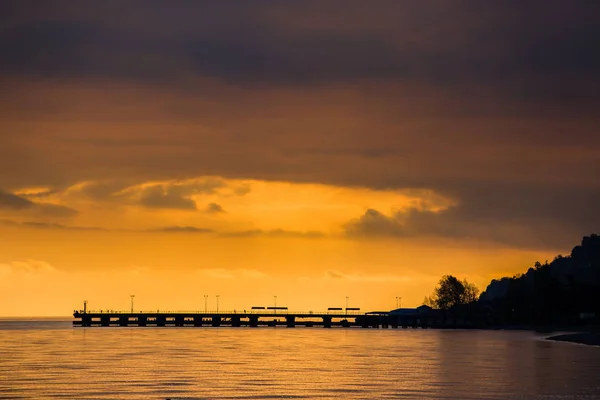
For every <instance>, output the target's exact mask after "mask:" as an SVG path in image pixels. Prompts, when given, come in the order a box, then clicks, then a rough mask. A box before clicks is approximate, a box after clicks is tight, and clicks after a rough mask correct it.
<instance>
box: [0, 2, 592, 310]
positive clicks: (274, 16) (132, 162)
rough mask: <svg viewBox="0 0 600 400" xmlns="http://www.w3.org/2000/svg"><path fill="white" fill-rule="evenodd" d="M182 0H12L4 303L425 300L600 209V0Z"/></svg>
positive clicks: (5, 64) (503, 270) (5, 124)
mask: <svg viewBox="0 0 600 400" xmlns="http://www.w3.org/2000/svg"><path fill="white" fill-rule="evenodd" d="M175 3H176V4H174V5H173V4H171V5H167V3H164V4H160V3H152V4H146V3H140V4H137V3H135V2H132V3H130V4H128V5H125V6H124V5H122V3H120V2H113V1H106V2H103V3H102V6H99V5H96V6H85V5H82V4H80V3H78V2H73V3H69V2H61V1H48V2H45V3H44V4H43V5H41V4H38V5H36V6H35V7H34V6H33V5H32V4H29V2H23V1H20V2H19V1H15V2H12V1H9V2H8V3H7V6H6V7H5V8H6V9H5V10H4V11H5V12H1V13H0V27H1V28H0V43H1V44H2V45H3V48H6V49H9V50H7V52H6V54H5V56H4V57H3V58H2V60H0V73H1V75H0V84H1V85H2V88H3V90H1V91H0V316H2V315H10V316H17V315H68V314H70V312H71V311H72V309H74V308H80V307H81V303H82V301H83V300H84V299H85V300H88V301H89V302H90V307H92V308H98V309H100V308H103V309H126V308H128V306H129V300H130V298H129V296H130V294H135V295H136V297H135V302H136V303H135V304H136V308H140V309H149V310H150V309H203V307H204V295H209V296H210V297H209V308H213V309H214V308H215V307H216V297H215V296H216V295H217V294H218V295H220V308H221V309H237V310H243V309H246V308H249V307H251V306H253V305H271V303H272V302H273V300H274V299H273V296H275V295H276V296H277V298H278V300H277V302H278V305H286V306H288V307H289V308H290V309H296V310H322V309H325V308H327V307H334V306H338V307H339V306H343V305H344V304H345V298H346V296H349V298H350V305H351V306H355V307H361V308H362V309H363V310H366V311H368V310H375V309H390V308H393V307H394V306H395V305H396V297H398V296H401V297H402V305H403V306H418V305H420V303H421V301H422V299H423V297H424V296H426V295H429V294H430V293H431V291H432V289H433V287H434V286H435V284H436V282H437V281H438V280H439V278H440V277H441V275H443V274H454V275H457V276H458V277H459V278H467V279H469V280H470V281H473V282H474V283H475V284H476V285H477V286H478V287H479V288H480V289H482V290H483V289H485V287H486V285H487V283H489V281H490V280H491V279H493V278H498V277H501V276H505V275H512V274H515V273H518V272H524V271H525V270H526V269H527V268H528V267H529V266H531V265H533V263H534V262H535V261H537V260H540V261H544V260H546V259H552V257H554V256H555V255H556V254H558V253H567V252H569V251H570V249H571V248H572V247H573V246H574V245H575V244H577V243H578V242H579V240H580V238H581V237H582V236H583V235H587V234H590V233H592V232H594V231H598V227H599V226H600V208H598V206H597V205H598V204H599V203H600V187H599V181H598V172H597V171H599V170H600V135H598V132H597V129H598V128H597V127H598V126H599V122H600V120H599V116H598V114H597V112H596V111H597V109H598V107H599V106H600V98H599V97H598V93H599V92H598V90H597V88H598V87H600V86H599V85H600V78H599V76H598V73H597V71H598V69H597V65H598V57H597V51H596V47H595V46H594V43H595V42H594V40H593V39H590V37H591V38H594V37H597V36H598V35H597V24H596V22H597V21H595V19H594V18H593V16H594V15H598V13H597V12H600V10H598V5H595V4H592V3H590V2H587V3H585V2H581V3H578V2H574V3H572V4H571V3H570V4H569V5H565V4H564V3H563V2H553V1H550V2H548V1H546V2H543V7H542V6H541V5H542V3H540V4H539V5H537V3H536V2H535V1H532V2H525V3H527V4H525V3H524V4H513V3H510V4H509V3H507V4H498V5H496V7H495V8H494V9H493V10H492V9H490V7H489V5H488V6H486V5H484V4H483V3H481V4H480V3H473V4H470V5H469V6H468V7H467V5H466V4H452V3H447V2H433V3H431V4H429V5H426V4H424V3H422V2H385V1H384V2H382V3H381V4H380V7H370V6H369V5H367V4H366V3H364V2H353V1H344V2H343V3H337V2H335V1H334V2H328V3H327V4H325V3H322V2H312V1H302V2H297V3H296V2H295V3H294V4H292V3H289V4H288V3H279V2H278V3H276V4H271V5H269V6H266V4H259V3H245V2H243V3H235V6H226V5H221V4H220V3H212V4H211V3H201V2H198V3H193V2H192V3H189V2H188V3H177V2H175ZM594 29H595V30H594ZM590 32H591V34H590Z"/></svg>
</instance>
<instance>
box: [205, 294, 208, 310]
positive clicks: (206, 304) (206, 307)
mask: <svg viewBox="0 0 600 400" xmlns="http://www.w3.org/2000/svg"><path fill="white" fill-rule="evenodd" d="M207 309H208V295H207V294H205V295H204V313H205V314H206V310H207Z"/></svg>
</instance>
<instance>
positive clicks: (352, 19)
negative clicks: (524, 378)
mask: <svg viewBox="0 0 600 400" xmlns="http://www.w3.org/2000/svg"><path fill="white" fill-rule="evenodd" d="M21 3H22V2H19V1H13V2H10V4H11V6H10V7H11V9H12V12H11V13H8V14H9V16H5V17H4V19H3V20H0V22H4V23H3V25H6V27H7V28H6V29H4V30H3V31H2V33H1V35H0V46H2V48H5V49H7V51H6V54H4V57H3V58H2V64H0V67H2V69H3V71H6V72H9V73H13V74H16V73H21V74H22V73H28V74H30V75H33V76H42V77H53V78H61V77H80V78H87V79H92V78H96V79H97V78H105V79H106V78H109V79H122V80H137V81H141V82H143V83H146V84H149V83H164V82H169V81H173V80H177V79H181V78H180V77H190V76H209V77H211V78H216V79H219V80H222V81H226V82H231V83H236V84H246V85H283V84H288V85H289V84H295V85H311V84H326V83H330V82H348V81H359V80H369V79H371V80H384V79H385V80H388V81H389V80H411V81H424V82H428V83H430V84H437V85H444V86H453V87H454V86H457V85H462V84H465V83H469V82H472V83H473V84H474V85H475V86H479V85H484V86H490V85H491V86H493V87H495V88H497V89H501V88H502V87H503V85H504V86H508V88H509V90H510V91H512V92H513V95H514V96H531V95H535V96H536V97H538V98H543V95H544V94H546V95H550V96H549V97H553V98H554V99H555V100H558V99H559V98H560V94H561V93H562V94H570V93H575V94H578V95H587V96H594V92H593V90H594V87H593V86H594V85H592V87H590V88H587V89H586V88H585V86H584V85H579V87H577V88H575V87H574V86H575V85H570V87H569V86H567V85H565V84H564V83H563V82H556V81H553V79H555V78H556V77H562V78H563V79H565V80H567V81H568V82H576V81H578V80H579V77H585V78H591V79H593V82H595V83H597V76H596V73H595V71H596V70H597V67H598V65H599V63H600V56H598V54H597V52H596V51H595V50H596V48H597V47H598V44H599V43H598V39H597V38H598V37H600V35H599V28H598V26H597V24H596V20H595V19H594V18H593V16H594V15H597V14H598V12H600V6H599V5H598V4H596V3H595V2H571V3H569V4H568V5H565V4H564V2H560V1H550V2H548V1H544V2H542V1H529V2H506V3H502V4H500V5H494V6H493V7H492V6H491V5H490V4H486V3H481V4H473V3H471V2H465V3H462V4H459V5H456V4H452V5H450V4H446V3H443V2H436V3H435V4H426V3H417V2H409V3H404V2H384V3H383V4H381V5H380V6H379V7H370V6H369V5H366V4H365V3H364V2H360V1H356V2H354V1H344V2H331V3H329V4H325V5H324V4H319V6H318V8H315V7H314V5H315V3H314V2H313V1H300V2H297V3H296V2H294V3H280V4H278V5H276V6H273V5H272V4H269V5H266V4H256V3H252V4H247V5H241V4H237V5H236V7H235V8H233V9H232V8H231V7H229V6H227V5H222V4H217V3H215V4H211V5H207V4H202V5H200V4H194V3H186V2H176V4H177V6H172V5H167V4H163V5H160V4H158V3H156V4H154V5H153V6H152V7H146V8H145V11H144V18H143V19H138V20H137V23H135V24H133V23H126V22H125V21H131V20H133V19H134V18H135V17H136V16H137V15H138V14H139V7H140V6H139V5H135V4H131V5H123V4H122V3H121V2H117V1H106V2H104V3H103V7H102V10H100V9H97V10H96V11H97V12H89V10H88V9H87V8H86V7H84V6H83V5H81V6H77V5H73V4H70V5H69V7H66V6H65V5H62V4H61V3H52V4H50V5H48V6H46V7H45V8H44V11H42V10H40V9H39V8H38V7H32V6H31V5H30V4H27V3H26V4H21ZM309 10H310V11H309ZM166 15H168V16H170V17H168V19H166V17H165V16H166ZM11 16H12V17H11ZM190 16H194V18H190ZM215 21H219V23H218V24H217V23H216V22H215ZM440 21H441V22H440ZM446 21H453V23H450V22H446ZM8 22H11V23H10V24H9V23H8ZM156 26H162V27H164V29H158V30H157V29H155V27H156ZM583 81H585V79H583ZM544 84H548V85H547V86H546V87H545V86H544Z"/></svg>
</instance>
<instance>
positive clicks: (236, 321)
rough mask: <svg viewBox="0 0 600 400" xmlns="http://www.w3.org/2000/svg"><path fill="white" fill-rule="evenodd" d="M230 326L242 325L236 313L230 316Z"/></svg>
mask: <svg viewBox="0 0 600 400" xmlns="http://www.w3.org/2000/svg"><path fill="white" fill-rule="evenodd" d="M231 326H233V327H236V328H237V327H240V326H242V322H241V321H240V317H239V316H238V315H234V316H232V317H231Z"/></svg>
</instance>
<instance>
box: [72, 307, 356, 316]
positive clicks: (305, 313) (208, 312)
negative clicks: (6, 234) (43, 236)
mask: <svg viewBox="0 0 600 400" xmlns="http://www.w3.org/2000/svg"><path fill="white" fill-rule="evenodd" d="M75 312H77V313H80V314H136V315H138V314H139V315H144V314H147V315H151V314H152V315H154V314H204V315H240V316H242V315H281V316H286V315H297V316H311V315H315V316H321V315H331V316H334V317H335V316H346V315H347V316H360V315H365V313H364V312H361V311H347V312H346V311H343V310H341V311H339V310H335V311H330V310H329V311H293V310H269V309H264V310H237V309H235V310H134V311H133V312H132V311H131V310H111V309H106V310H105V309H101V310H86V311H84V310H75Z"/></svg>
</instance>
